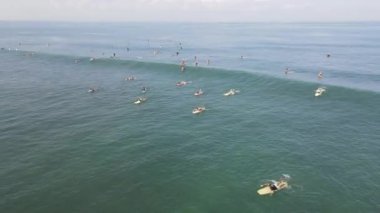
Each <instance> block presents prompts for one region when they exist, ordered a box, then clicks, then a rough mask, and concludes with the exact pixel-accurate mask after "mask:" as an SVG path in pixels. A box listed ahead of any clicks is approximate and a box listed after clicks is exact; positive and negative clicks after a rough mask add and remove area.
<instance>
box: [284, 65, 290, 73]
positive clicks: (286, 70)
mask: <svg viewBox="0 0 380 213" xmlns="http://www.w3.org/2000/svg"><path fill="white" fill-rule="evenodd" d="M284 73H285V75H288V73H289V67H287V68H286V69H285V71H284Z"/></svg>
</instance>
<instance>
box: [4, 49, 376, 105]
mask: <svg viewBox="0 0 380 213" xmlns="http://www.w3.org/2000/svg"><path fill="white" fill-rule="evenodd" d="M1 52H6V53H16V54H19V55H22V56H33V57H39V58H41V59H42V60H56V61H59V62H62V63H78V64H81V65H91V66H99V67H104V68H118V67H119V68H123V67H126V68H130V69H132V70H145V71H152V72H156V73H157V72H167V73H173V74H178V73H180V68H179V65H178V64H173V63H164V62H152V61H145V60H144V59H143V58H142V59H138V60H136V59H120V58H94V59H93V60H92V58H91V57H86V56H76V55H64V54H53V53H45V52H33V51H23V50H17V51H16V50H11V51H9V50H5V49H3V50H2V51H0V53H1ZM186 73H191V75H192V77H195V78H197V77H198V78H199V77H202V76H203V77H210V76H211V77H212V76H214V77H219V78H223V79H230V80H231V81H243V82H244V81H248V79H254V82H251V83H254V84H255V85H256V86H257V85H262V86H264V85H265V86H270V88H271V89H273V90H276V89H286V90H289V92H291V91H292V90H294V89H295V88H298V87H301V88H300V89H299V90H301V89H306V88H307V89H308V91H310V88H315V89H316V88H317V87H318V86H327V87H328V88H329V90H332V89H333V90H335V91H343V92H341V93H342V94H343V93H347V94H348V93H353V92H357V93H361V95H358V94H356V95H355V96H356V97H357V96H363V94H367V95H368V96H376V97H378V95H379V93H378V92H376V91H371V90H365V89H360V88H352V87H348V86H342V85H334V84H329V83H321V82H309V81H305V80H302V79H293V78H284V77H280V76H273V75H270V74H265V73H262V72H252V70H249V71H248V70H244V69H224V68H219V67H202V66H200V67H195V66H188V67H187V69H186ZM298 92H299V91H298ZM365 96H366V95H364V97H365Z"/></svg>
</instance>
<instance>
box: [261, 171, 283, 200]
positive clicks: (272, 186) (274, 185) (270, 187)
mask: <svg viewBox="0 0 380 213" xmlns="http://www.w3.org/2000/svg"><path fill="white" fill-rule="evenodd" d="M289 179H290V176H289V175H283V176H282V177H281V178H280V180H278V181H275V180H271V181H270V183H265V184H262V185H260V187H261V188H260V189H259V190H257V193H258V194H259V195H273V193H274V192H276V191H278V190H281V189H285V188H287V187H288V186H289V185H288V180H289Z"/></svg>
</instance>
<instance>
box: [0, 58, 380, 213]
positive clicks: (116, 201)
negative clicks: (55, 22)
mask: <svg viewBox="0 0 380 213" xmlns="http://www.w3.org/2000/svg"><path fill="white" fill-rule="evenodd" d="M25 54H26V53H25V52H8V51H1V52H0V57H1V65H2V66H1V69H0V100H1V101H0V168H1V169H0V195H1V200H0V212H346V213H348V212H377V211H378V210H379V209H380V205H379V202H378V201H379V200H380V194H379V193H378V191H379V190H380V184H379V182H378V180H379V178H380V166H379V162H380V155H379V151H380V149H379V144H378V143H379V141H380V134H379V130H380V129H379V124H380V109H379V105H380V95H379V94H378V93H375V92H369V91H360V90H354V89H348V88H344V87H335V86H328V87H327V93H326V94H324V95H323V96H321V97H314V93H313V91H314V90H315V89H316V88H317V87H318V86H319V84H315V83H306V82H301V81H292V80H288V79H278V78H272V77H267V76H260V75H257V74H251V73H245V72H239V71H233V70H231V71H228V70H219V69H205V68H195V67H190V68H189V69H188V70H187V71H186V72H185V73H182V74H181V73H179V72H178V67H177V66H176V65H165V64H155V63H143V62H135V61H117V60H96V61H94V62H92V63H91V62H89V61H88V58H83V59H82V60H81V62H80V63H78V64H76V63H74V58H73V57H70V56H60V55H47V54H35V55H33V56H27V54H26V55H25ZM132 74H133V75H135V76H136V78H137V80H136V81H124V80H123V78H124V77H125V76H128V75H132ZM180 80H188V81H192V83H191V84H189V85H188V86H186V87H182V88H178V87H176V86H175V83H176V82H177V81H180ZM142 86H147V87H149V88H150V91H148V93H147V94H146V97H148V100H147V102H146V103H144V104H142V105H135V104H133V101H134V100H135V98H136V97H137V96H140V95H141V93H140V88H141V87H142ZM89 87H97V88H98V91H97V92H96V93H93V94H91V93H88V92H87V90H88V88H89ZM199 87H201V88H202V89H203V90H204V91H205V95H204V96H202V97H194V96H193V95H192V94H193V92H194V91H195V90H196V89H197V88H199ZM229 88H238V89H240V90H241V93H240V94H238V95H236V96H232V97H224V96H223V92H224V91H225V90H227V89H229ZM197 105H204V106H206V108H207V109H208V110H207V111H205V112H204V113H203V114H201V115H193V114H192V113H191V111H192V109H193V107H195V106H197ZM284 173H285V174H289V175H291V176H292V179H291V180H290V185H291V188H290V189H287V190H284V191H281V192H278V193H276V194H275V195H274V196H269V197H260V196H258V195H257V193H256V190H257V189H258V187H259V185H260V184H261V183H262V182H263V181H265V180H267V179H277V178H278V177H279V176H280V175H281V174H284Z"/></svg>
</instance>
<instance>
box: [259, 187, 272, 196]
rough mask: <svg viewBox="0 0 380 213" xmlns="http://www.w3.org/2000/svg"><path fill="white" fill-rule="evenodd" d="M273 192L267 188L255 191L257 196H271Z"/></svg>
mask: <svg viewBox="0 0 380 213" xmlns="http://www.w3.org/2000/svg"><path fill="white" fill-rule="evenodd" d="M273 192H274V191H272V190H271V189H270V187H269V186H265V187H263V188H261V189H259V190H257V193H258V194H259V195H268V194H272V193H273Z"/></svg>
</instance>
